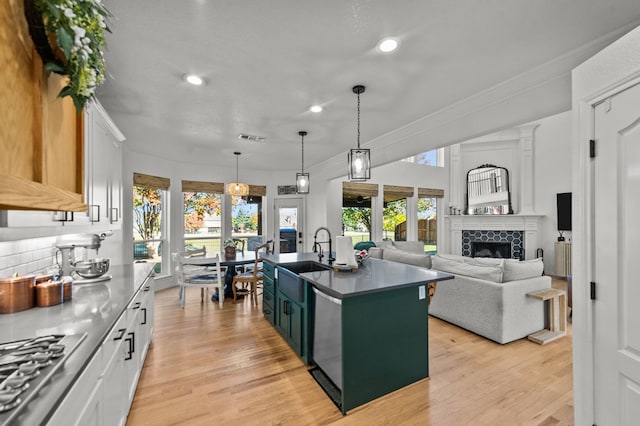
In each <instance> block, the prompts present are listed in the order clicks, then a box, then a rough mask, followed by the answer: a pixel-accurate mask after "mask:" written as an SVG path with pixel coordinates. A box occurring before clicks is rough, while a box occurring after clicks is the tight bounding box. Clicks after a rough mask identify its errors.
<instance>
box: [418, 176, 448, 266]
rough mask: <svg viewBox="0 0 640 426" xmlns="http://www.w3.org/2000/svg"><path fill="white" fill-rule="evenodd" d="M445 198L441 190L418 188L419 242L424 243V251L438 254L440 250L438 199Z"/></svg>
mask: <svg viewBox="0 0 640 426" xmlns="http://www.w3.org/2000/svg"><path fill="white" fill-rule="evenodd" d="M442 197H444V191H442V190H441V189H429V188H418V208H417V212H418V241H422V242H423V243H424V251H425V252H427V253H430V254H436V253H437V249H438V236H437V234H438V221H437V214H436V212H437V206H438V198H442Z"/></svg>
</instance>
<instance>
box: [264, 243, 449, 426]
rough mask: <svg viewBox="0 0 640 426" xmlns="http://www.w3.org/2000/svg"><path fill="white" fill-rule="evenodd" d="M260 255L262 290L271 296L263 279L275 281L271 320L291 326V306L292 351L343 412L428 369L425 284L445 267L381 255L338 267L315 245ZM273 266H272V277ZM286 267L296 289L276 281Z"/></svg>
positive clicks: (444, 276) (439, 278)
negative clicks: (297, 347)
mask: <svg viewBox="0 0 640 426" xmlns="http://www.w3.org/2000/svg"><path fill="white" fill-rule="evenodd" d="M264 261H265V263H266V265H271V267H268V266H266V265H265V294H266V295H267V297H269V296H272V295H271V294H269V293H267V292H268V291H269V290H268V285H267V282H269V283H270V284H273V289H274V290H273V296H272V297H274V299H275V306H276V309H275V312H274V319H273V322H274V324H275V325H276V328H277V329H279V331H280V332H281V334H282V328H279V327H278V324H282V321H281V319H282V318H283V317H285V318H287V320H288V322H289V331H290V330H291V328H292V327H293V325H292V322H294V319H293V317H292V315H291V312H294V313H295V312H298V313H299V318H300V320H299V323H298V322H297V321H296V326H297V327H300V328H301V329H302V333H301V337H299V338H298V339H297V341H299V343H300V344H301V346H302V350H301V351H300V352H298V354H299V355H301V358H302V359H303V360H304V361H305V362H306V363H307V364H309V365H310V366H311V370H310V372H311V374H312V375H313V376H314V378H315V379H316V381H317V382H318V383H319V384H320V386H322V388H323V389H324V390H325V392H326V393H327V395H328V396H329V397H330V398H331V399H332V400H333V401H334V402H335V403H336V405H337V406H338V408H339V409H340V410H341V411H342V413H343V414H346V412H347V411H348V410H350V409H352V408H355V407H357V406H359V405H362V404H364V403H366V402H368V401H371V400H373V399H375V398H378V397H380V396H382V395H386V394H388V393H390V392H393V391H394V390H397V389H400V388H402V387H404V386H407V385H409V384H411V383H413V382H416V381H418V380H421V379H424V378H426V377H429V342H428V337H429V332H428V318H427V313H428V296H427V284H428V283H431V282H438V281H443V280H447V279H451V278H453V276H452V275H451V274H447V273H443V272H439V271H435V270H429V269H424V268H420V267H416V266H411V265H406V264H401V263H397V262H389V261H385V260H380V259H369V260H367V261H366V262H365V263H364V264H363V265H361V266H360V268H359V269H358V271H356V272H336V271H334V270H333V269H331V268H330V266H329V265H328V264H327V263H326V261H325V260H324V259H323V261H318V257H317V255H315V254H313V253H291V254H284V255H268V256H266V257H265V258H264ZM312 263H317V264H318V266H319V267H318V268H313V267H311V266H312V265H311V264H312ZM299 265H304V267H300V266H299ZM271 268H273V272H275V271H278V272H277V273H274V274H273V275H274V276H273V277H270V273H271ZM305 269H306V270H305ZM291 271H299V273H298V278H299V284H300V286H301V288H300V289H299V294H298V296H295V295H292V294H291V292H290V290H285V291H284V292H283V291H282V290H283V289H284V288H280V285H279V283H278V281H279V280H281V279H282V278H279V277H288V276H289V275H290V272H291ZM270 280H272V281H273V283H271V281H270ZM287 280H288V278H287ZM287 287H291V286H290V284H287ZM283 302H284V303H283ZM263 308H264V306H263ZM265 315H266V313H265ZM289 337H290V336H289ZM285 339H287V336H285ZM287 340H289V339H287ZM290 344H291V341H290Z"/></svg>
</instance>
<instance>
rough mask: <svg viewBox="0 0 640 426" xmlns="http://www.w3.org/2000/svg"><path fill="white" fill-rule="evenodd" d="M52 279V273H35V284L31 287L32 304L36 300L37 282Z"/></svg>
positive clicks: (34, 303) (35, 302) (34, 304)
mask: <svg viewBox="0 0 640 426" xmlns="http://www.w3.org/2000/svg"><path fill="white" fill-rule="evenodd" d="M47 281H53V274H43V275H36V285H35V286H34V287H33V306H36V304H37V302H38V284H40V283H46V282H47Z"/></svg>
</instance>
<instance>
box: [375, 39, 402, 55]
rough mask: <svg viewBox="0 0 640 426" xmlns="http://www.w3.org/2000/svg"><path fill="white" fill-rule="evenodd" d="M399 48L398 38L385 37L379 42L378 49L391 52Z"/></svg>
mask: <svg viewBox="0 0 640 426" xmlns="http://www.w3.org/2000/svg"><path fill="white" fill-rule="evenodd" d="M397 48H398V40H397V39H395V38H391V37H388V38H385V39H382V40H380V43H378V50H379V51H380V52H382V53H390V52H393V51H394V50H396V49H397Z"/></svg>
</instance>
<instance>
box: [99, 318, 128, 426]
mask: <svg viewBox="0 0 640 426" xmlns="http://www.w3.org/2000/svg"><path fill="white" fill-rule="evenodd" d="M126 333H127V314H126V312H125V313H124V314H122V316H121V317H120V319H119V320H118V322H117V324H116V326H115V327H114V328H113V330H112V331H111V333H110V334H109V336H108V337H107V339H106V340H105V342H104V345H103V348H104V351H103V361H104V369H103V374H102V382H103V383H102V397H103V398H104V423H103V424H104V425H124V424H125V423H126V420H127V407H128V405H127V403H128V400H127V398H126V393H125V392H123V391H122V390H123V389H124V388H125V380H124V358H125V356H126V352H125V347H126V345H125V343H124V339H125V335H126Z"/></svg>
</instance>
